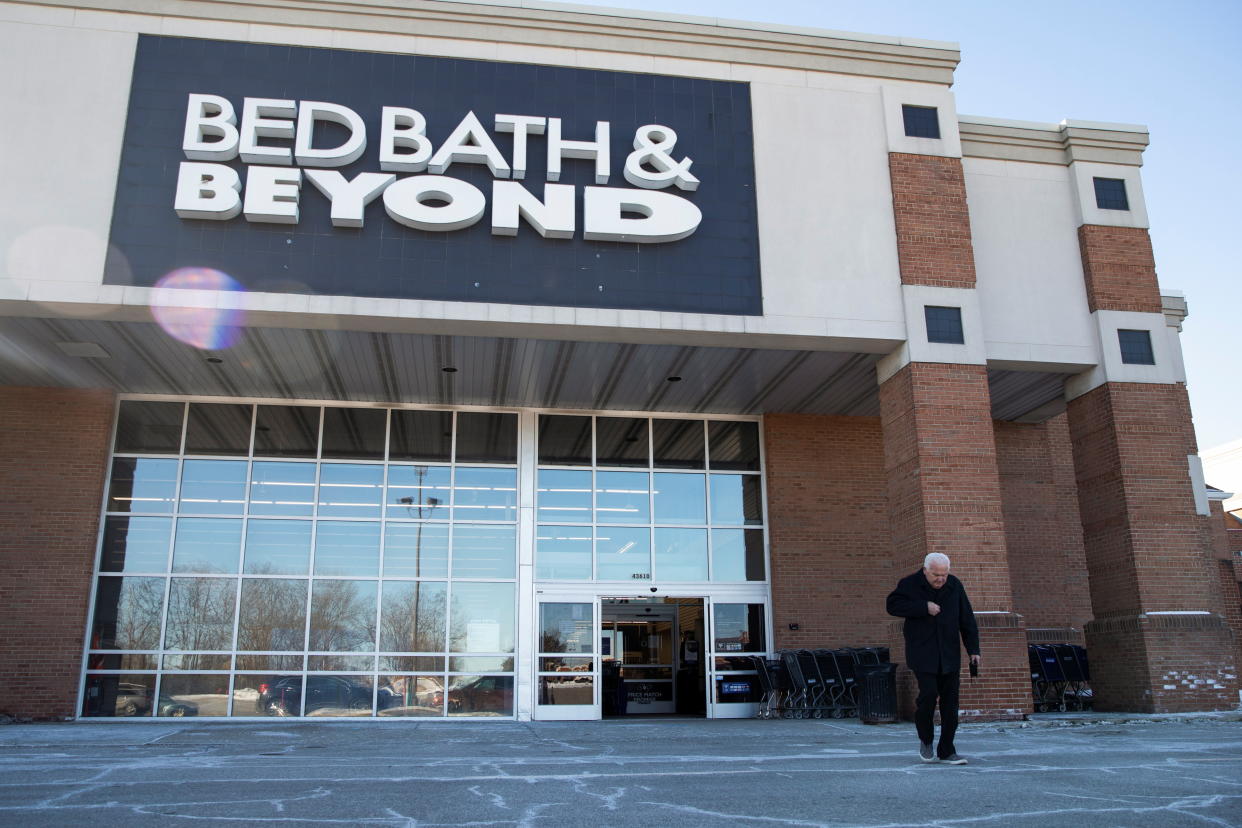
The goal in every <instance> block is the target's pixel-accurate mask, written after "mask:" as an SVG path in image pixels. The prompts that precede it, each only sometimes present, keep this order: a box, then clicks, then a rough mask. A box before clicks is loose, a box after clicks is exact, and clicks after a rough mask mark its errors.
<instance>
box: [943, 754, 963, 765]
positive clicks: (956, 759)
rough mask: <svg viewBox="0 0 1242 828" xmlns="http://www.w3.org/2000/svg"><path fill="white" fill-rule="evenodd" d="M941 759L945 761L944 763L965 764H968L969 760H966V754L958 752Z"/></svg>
mask: <svg viewBox="0 0 1242 828" xmlns="http://www.w3.org/2000/svg"><path fill="white" fill-rule="evenodd" d="M940 761H941V762H944V763H945V764H947V765H965V764H967V762H966V757H965V756H960V755H958V754H956V753H954V754H953V755H951V756H946V757H944V758H943V759H941V760H940Z"/></svg>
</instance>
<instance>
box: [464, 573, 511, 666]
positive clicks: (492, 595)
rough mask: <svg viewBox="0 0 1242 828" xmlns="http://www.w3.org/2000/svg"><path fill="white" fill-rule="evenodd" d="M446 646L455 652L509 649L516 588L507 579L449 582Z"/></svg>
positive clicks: (507, 651)
mask: <svg viewBox="0 0 1242 828" xmlns="http://www.w3.org/2000/svg"><path fill="white" fill-rule="evenodd" d="M450 595H451V598H450V600H449V650H450V651H452V652H455V653H511V652H513V642H514V613H515V611H516V607H515V602H514V599H515V592H514V588H513V584H512V583H511V582H509V583H469V582H458V583H454V584H453V585H452V588H451V591H450Z"/></svg>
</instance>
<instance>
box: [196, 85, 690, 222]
mask: <svg viewBox="0 0 1242 828" xmlns="http://www.w3.org/2000/svg"><path fill="white" fill-rule="evenodd" d="M320 122H328V123H334V124H337V125H339V126H341V127H344V128H345V129H346V130H347V131H348V134H349V137H348V138H347V139H345V140H344V141H343V142H342V143H340V144H339V145H338V146H336V147H331V148H319V147H315V145H314V144H315V142H314V140H313V138H314V133H315V129H316V124H317V123H320ZM380 124H381V126H380V138H379V166H380V169H381V170H384V172H378V173H377V172H362V173H358V174H357V175H355V176H354V177H353V178H352V179H346V178H345V176H343V175H342V174H341V173H340V172H337V171H336V170H334V169H331V168H332V167H343V166H345V165H347V164H351V163H353V162H354V161H356V160H358V159H359V158H360V157H362V154H363V153H364V152H365V151H366V148H367V134H366V125H365V124H364V123H363V120H362V118H361V117H359V115H358V114H357V113H356V112H354V111H353V110H351V109H349V108H348V107H345V106H341V105H339V104H334V103H327V102H323V101H292V100H279V99H272V98H245V99H244V100H243V103H242V114H241V123H240V125H238V121H237V114H236V110H235V108H234V107H233V104H232V103H231V102H230V101H229V100H228V99H227V98H224V97H221V96H219V95H208V94H197V93H195V94H190V96H189V100H188V103H187V106H186V118H185V132H184V136H183V140H182V150H183V152H184V153H185V157H186V158H188V159H190V160H189V161H183V162H181V165H180V170H179V172H178V176H177V194H176V201H175V205H174V209H175V210H176V212H177V215H178V216H180V217H181V218H183V219H209V220H216V221H227V220H229V219H232V218H234V217H236V216H237V215H238V214H239V213H244V215H245V217H246V219H247V220H248V221H252V222H268V223H274V224H297V222H298V215H299V214H298V200H299V198H300V196H301V189H302V181H303V179H305V180H307V181H309V182H310V183H311V184H312V185H314V187H315V188H316V189H318V190H319V191H320V192H321V193H322V194H323V195H324V196H326V197H327V198H328V199H329V201H330V202H331V218H332V224H333V225H334V226H336V227H361V226H362V225H363V220H364V218H363V214H364V210H365V208H366V206H367V205H368V204H369V203H371V202H372V201H374V200H375V199H376V198H377V197H380V196H381V195H382V196H383V203H384V210H385V211H386V212H387V213H388V215H389V216H390V217H391V218H392V219H393V220H394V221H397V222H399V223H401V224H403V225H406V226H407V227H413V228H416V229H419V230H429V231H436V232H444V231H451V230H461V229H464V228H466V227H470V226H472V225H474V224H476V223H477V222H478V221H479V220H480V219H481V218H482V217H483V214H484V212H485V210H486V206H487V204H486V197H485V196H484V194H483V192H482V191H481V190H480V189H479V188H478V187H475V186H474V185H473V184H470V183H468V182H466V181H462V180H461V179H457V178H452V177H449V176H446V175H444V173H445V172H447V171H448V170H449V168H450V167H451V166H452V165H453V164H454V163H458V164H485V165H487V167H488V169H489V170H491V173H492V176H493V177H494V178H495V179H497V180H494V181H493V182H492V194H491V195H492V210H491V223H492V233H493V234H494V235H498V236H514V235H517V232H518V224H519V220H520V219H525V220H526V222H527V223H528V224H529V225H530V226H531V227H532V228H534V229H535V230H536V231H537V232H538V233H539V234H540V235H541V236H543V237H544V238H552V239H568V238H572V237H573V235H574V232H575V230H576V227H575V214H576V200H577V193H576V188H575V187H574V186H572V185H568V184H555V183H546V184H544V187H543V197H542V199H541V198H539V197H538V196H536V195H535V194H534V193H532V192H531V191H530V190H528V189H527V188H526V187H525V186H523V185H522V184H519V183H518V182H517V181H516V180H501V179H523V178H525V176H526V169H527V154H528V149H529V145H530V143H531V142H530V141H529V138H530V136H536V135H538V136H544V144H545V145H546V150H547V180H548V181H549V182H555V181H558V180H559V179H560V174H561V161H562V159H566V158H572V159H584V160H590V161H593V162H594V165H595V183H596V184H598V185H606V184H607V183H608V181H609V177H610V168H611V157H610V152H609V138H610V125H609V122H608V121H597V122H596V124H595V138H594V140H592V141H571V140H566V139H564V138H563V137H562V135H561V119H560V118H550V117H542V116H531V115H504V114H498V115H496V116H495V118H494V127H495V131H496V132H499V133H510V134H512V135H513V158H512V161H511V162H510V160H508V159H506V158H505V157H504V155H503V154H502V153H501V151H500V149H499V148H498V147H497V146H496V144H495V142H494V141H493V140H492V138H491V136H490V135H489V134H488V131H487V129H486V128H484V126H483V124H482V122H480V121H479V119H478V117H477V116H476V115H475V114H474V112H468V113H467V114H466V116H465V117H463V118H462V119H461V121H460V123H458V125H457V127H456V128H455V129H454V130H453V132H452V133H451V134H450V135H449V137H448V138H447V139H445V141H444V142H443V143H442V144H441V145H440V146H439V148H435V147H433V145H432V142H431V140H430V139H429V138H428V137H427V135H426V130H427V121H426V118H425V117H424V116H423V115H422V114H421V113H420V112H418V111H417V110H414V109H409V108H406V107H397V106H385V107H383V108H382V113H381V118H380ZM262 139H277V140H285V141H287V140H289V139H292V140H293V146H292V148H290V147H289V146H277V145H274V144H270V143H260V141H261V140H262ZM676 143H677V133H676V132H674V131H673V130H672V129H670V128H669V127H666V126H661V125H659V124H648V125H646V126H640V127H638V128H637V129H636V130H635V132H634V142H633V146H634V151H633V152H631V153H630V154H629V155H628V156H627V157H626V159H625V164H624V166H623V175H624V177H625V180H626V181H628V182H629V183H630V184H632V185H633V188H630V187H607V186H596V187H583V188H582V189H583V227H582V238H584V239H587V240H595V241H616V242H639V243H658V242H671V241H676V240H678V239H683V238H686V237H687V236H689V235H691V234H692V233H694V231H695V230H696V229H697V228H698V226H699V223H700V221H701V220H702V213H701V212H700V211H699V208H698V207H697V206H695V205H694V203H692V202H691V201H689V200H687V199H685V198H682V197H680V196H678V195H674V194H672V193H667V192H660V191H661V190H663V189H665V188H668V187H670V186H676V187H677V188H678V189H681V190H685V191H692V190H695V189H697V187H698V185H699V180H698V179H697V178H696V177H695V176H694V175H693V174H692V173H691V172H690V166H691V164H692V163H693V161H692V160H691V159H690V158H682V159H681V160H676V159H674V158H673V156H672V155H671V152H672V150H673V148H674V146H675V145H676ZM239 157H240V159H241V160H242V162H243V163H245V164H247V165H248V166H247V167H246V181H245V188H244V194H243V187H242V180H241V175H240V174H239V173H238V172H237V170H235V169H234V168H233V167H230V166H228V165H226V164H224V163H221V162H226V161H232V160H234V159H236V158H239ZM295 164H296V166H294V165H295ZM303 168H307V169H303ZM397 173H415V174H414V175H408V176H405V177H402V178H398V177H397V175H396V174H397Z"/></svg>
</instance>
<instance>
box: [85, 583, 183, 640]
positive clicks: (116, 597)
mask: <svg viewBox="0 0 1242 828" xmlns="http://www.w3.org/2000/svg"><path fill="white" fill-rule="evenodd" d="M165 583H166V581H165V580H164V579H163V578H131V577H128V576H126V577H123V578H119V577H108V578H100V579H99V588H98V590H96V594H95V619H94V621H93V622H92V625H91V641H90V646H91V649H93V650H154V649H157V648H158V647H159V642H160V619H161V618H162V616H163V614H164V586H165Z"/></svg>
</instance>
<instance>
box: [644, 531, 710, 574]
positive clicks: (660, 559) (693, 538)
mask: <svg viewBox="0 0 1242 828" xmlns="http://www.w3.org/2000/svg"><path fill="white" fill-rule="evenodd" d="M655 576H656V577H657V578H659V579H660V580H661V581H706V580H707V530H706V529H656V530H655Z"/></svg>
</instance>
